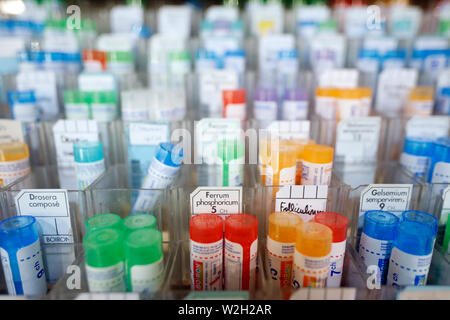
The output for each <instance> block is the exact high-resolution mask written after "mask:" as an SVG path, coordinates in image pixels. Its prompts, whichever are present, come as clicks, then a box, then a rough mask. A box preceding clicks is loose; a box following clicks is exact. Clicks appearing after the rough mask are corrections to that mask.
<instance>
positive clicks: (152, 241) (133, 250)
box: [125, 229, 163, 291]
mask: <svg viewBox="0 0 450 320" xmlns="http://www.w3.org/2000/svg"><path fill="white" fill-rule="evenodd" d="M162 257H163V248H162V234H161V232H159V231H158V230H155V229H140V230H136V231H133V232H131V233H130V234H129V236H128V238H127V240H126V241H125V261H126V270H127V283H128V288H129V290H130V291H136V290H135V289H136V288H133V285H132V283H131V278H132V275H131V274H132V272H134V270H133V266H148V265H152V264H155V263H158V265H155V266H157V268H149V269H146V271H144V272H147V274H145V275H144V276H142V274H141V275H140V276H139V279H140V282H142V283H143V282H148V283H150V282H152V281H154V278H156V277H158V276H159V275H160V273H161V270H162V264H161V259H162ZM140 273H142V270H141V272H140ZM141 285H142V284H140V286H141Z"/></svg>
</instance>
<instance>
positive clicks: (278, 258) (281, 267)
mask: <svg viewBox="0 0 450 320" xmlns="http://www.w3.org/2000/svg"><path fill="white" fill-rule="evenodd" d="M294 252H295V243H283V242H278V241H275V240H272V238H270V237H267V265H268V267H269V270H270V276H271V279H272V281H273V282H274V284H275V286H279V287H280V288H287V287H289V286H290V285H291V281H292V267H293V263H294Z"/></svg>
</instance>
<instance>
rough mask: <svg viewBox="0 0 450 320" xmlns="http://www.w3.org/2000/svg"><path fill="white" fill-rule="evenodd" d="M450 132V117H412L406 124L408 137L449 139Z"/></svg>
mask: <svg viewBox="0 0 450 320" xmlns="http://www.w3.org/2000/svg"><path fill="white" fill-rule="evenodd" d="M449 130H450V118H449V117H448V116H431V117H420V116H414V117H412V118H411V119H410V120H409V121H408V123H407V124H406V136H407V137H424V138H429V139H437V138H441V137H447V136H448V134H449Z"/></svg>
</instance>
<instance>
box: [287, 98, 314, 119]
mask: <svg viewBox="0 0 450 320" xmlns="http://www.w3.org/2000/svg"><path fill="white" fill-rule="evenodd" d="M307 118H308V101H284V102H283V116H282V119H283V120H306V119H307Z"/></svg>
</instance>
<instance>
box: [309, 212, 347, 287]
mask: <svg viewBox="0 0 450 320" xmlns="http://www.w3.org/2000/svg"><path fill="white" fill-rule="evenodd" d="M314 221H315V222H317V223H321V224H323V225H326V226H327V227H329V228H330V229H331V230H332V231H333V243H332V245H331V254H330V272H329V274H328V279H327V287H329V288H338V287H340V286H341V280H342V272H343V269H344V256H345V245H346V243H347V226H348V219H347V217H345V216H343V215H342V214H339V213H336V212H319V213H318V214H316V215H315V216H314Z"/></svg>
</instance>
